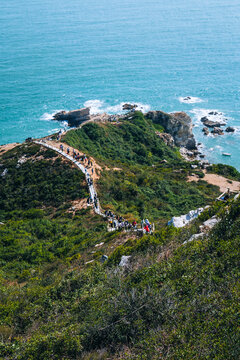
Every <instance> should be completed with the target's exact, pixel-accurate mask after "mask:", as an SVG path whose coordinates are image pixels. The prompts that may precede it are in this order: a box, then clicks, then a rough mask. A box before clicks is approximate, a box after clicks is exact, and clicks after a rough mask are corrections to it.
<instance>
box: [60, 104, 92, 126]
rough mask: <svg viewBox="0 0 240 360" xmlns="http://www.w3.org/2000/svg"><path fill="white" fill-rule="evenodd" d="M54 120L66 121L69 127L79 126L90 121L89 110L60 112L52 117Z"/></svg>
mask: <svg viewBox="0 0 240 360" xmlns="http://www.w3.org/2000/svg"><path fill="white" fill-rule="evenodd" d="M53 118H54V120H58V121H67V122H68V125H69V126H79V125H80V124H81V123H82V122H83V121H86V120H89V119H90V108H83V109H78V110H73V111H68V112H67V111H60V112H58V113H56V114H55V115H54V116H53Z"/></svg>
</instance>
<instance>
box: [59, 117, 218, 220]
mask: <svg viewBox="0 0 240 360" xmlns="http://www.w3.org/2000/svg"><path fill="white" fill-rule="evenodd" d="M155 132H156V129H155V127H154V126H153V124H152V122H151V120H146V119H145V118H144V116H143V114H142V113H140V112H136V113H134V114H133V115H131V116H129V118H127V119H125V120H124V121H123V122H121V123H119V124H109V123H108V124H105V125H103V124H96V123H89V124H87V125H85V126H83V128H81V129H78V130H73V131H69V132H68V133H67V134H66V136H65V137H64V140H65V141H66V142H67V143H68V144H69V145H71V146H73V147H75V148H77V149H81V151H83V152H85V153H86V154H88V155H91V156H93V157H94V158H95V159H96V160H97V161H98V162H99V163H100V164H101V165H102V167H103V169H104V168H106V167H107V168H108V170H105V171H103V172H102V174H101V175H102V176H101V179H100V181H99V183H98V191H99V195H100V198H101V205H102V206H103V207H104V208H105V209H108V208H110V209H112V210H113V211H114V212H116V213H118V214H121V215H124V216H125V217H127V218H129V219H130V220H131V219H134V218H136V219H137V220H139V219H141V218H144V217H146V216H147V217H149V218H150V219H151V220H152V221H155V222H156V221H160V222H166V219H168V218H171V217H172V216H173V215H180V214H183V213H186V212H188V211H189V210H191V209H195V208H198V207H201V206H204V205H206V204H208V203H210V202H211V201H212V200H213V199H215V198H216V197H217V195H218V194H219V190H218V188H217V187H215V186H212V185H209V184H207V183H206V182H204V179H203V181H199V182H198V183H194V182H193V183H187V182H186V180H187V176H188V175H189V174H190V173H192V172H193V170H192V169H191V167H190V164H189V163H187V162H186V161H184V160H182V159H181V158H180V156H179V152H178V149H177V148H170V147H168V146H166V145H165V143H164V142H163V141H162V140H161V139H160V138H159V137H158V136H157V135H156V133H155ZM116 167H117V168H118V170H114V168H116ZM109 168H110V170H109Z"/></svg>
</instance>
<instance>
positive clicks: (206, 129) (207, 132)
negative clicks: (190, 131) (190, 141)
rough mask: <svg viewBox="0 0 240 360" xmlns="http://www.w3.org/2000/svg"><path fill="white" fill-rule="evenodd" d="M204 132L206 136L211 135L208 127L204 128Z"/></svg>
mask: <svg viewBox="0 0 240 360" xmlns="http://www.w3.org/2000/svg"><path fill="white" fill-rule="evenodd" d="M202 131H203V132H204V135H209V130H208V128H207V127H204V128H203V129H202Z"/></svg>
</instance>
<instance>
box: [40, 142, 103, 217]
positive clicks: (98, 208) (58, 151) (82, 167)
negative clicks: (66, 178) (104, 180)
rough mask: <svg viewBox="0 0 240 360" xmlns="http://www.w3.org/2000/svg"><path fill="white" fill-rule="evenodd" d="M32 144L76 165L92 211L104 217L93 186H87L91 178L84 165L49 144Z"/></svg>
mask: <svg viewBox="0 0 240 360" xmlns="http://www.w3.org/2000/svg"><path fill="white" fill-rule="evenodd" d="M34 143H35V144H38V145H41V146H44V147H46V148H48V149H51V150H54V151H56V152H57V153H58V154H60V155H62V156H63V157H65V158H66V159H68V160H69V161H71V162H72V163H73V164H74V165H76V166H77V167H78V168H79V169H80V170H81V171H82V173H83V174H84V175H85V177H86V181H87V185H88V189H89V193H90V196H91V199H92V201H93V208H94V211H95V213H96V214H98V215H100V216H102V217H105V215H104V214H103V213H102V211H101V207H100V202H99V200H98V196H97V191H96V189H95V187H94V185H93V184H92V185H90V184H89V181H88V180H90V179H91V176H90V174H89V172H88V169H87V168H86V167H85V166H84V165H82V164H81V163H80V162H79V161H77V160H75V159H74V158H73V157H72V156H70V155H68V154H66V153H65V152H63V151H61V150H60V149H58V148H56V147H54V146H52V145H49V144H47V143H45V142H43V141H37V140H35V141H34ZM95 197H96V198H97V204H96V205H95V202H94V198H95Z"/></svg>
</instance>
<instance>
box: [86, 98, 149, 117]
mask: <svg viewBox="0 0 240 360" xmlns="http://www.w3.org/2000/svg"><path fill="white" fill-rule="evenodd" d="M126 103H128V102H121V103H119V104H117V105H107V104H106V103H105V102H104V101H102V100H97V99H96V100H88V101H86V102H85V103H84V107H90V108H91V110H90V113H91V114H101V113H104V112H106V113H108V114H116V113H122V112H123V109H122V107H123V105H124V104H126ZM134 104H136V105H137V108H136V110H139V111H142V112H143V113H145V112H148V111H149V110H150V105H148V104H142V103H137V102H136V103H135V102H134Z"/></svg>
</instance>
